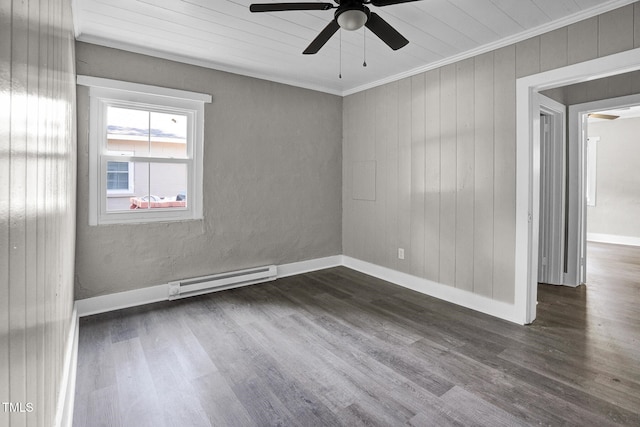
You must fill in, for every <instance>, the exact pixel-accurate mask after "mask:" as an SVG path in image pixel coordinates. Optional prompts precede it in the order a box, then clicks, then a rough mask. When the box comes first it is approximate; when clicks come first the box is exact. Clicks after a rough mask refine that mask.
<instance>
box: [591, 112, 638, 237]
mask: <svg viewBox="0 0 640 427" xmlns="http://www.w3.org/2000/svg"><path fill="white" fill-rule="evenodd" d="M589 136H590V137H592V136H598V137H600V141H599V142H598V154H597V161H596V162H597V166H596V206H589V208H588V210H587V232H588V233H599V234H614V235H618V236H626V237H635V238H640V174H638V165H640V119H619V120H612V121H607V122H596V123H589Z"/></svg>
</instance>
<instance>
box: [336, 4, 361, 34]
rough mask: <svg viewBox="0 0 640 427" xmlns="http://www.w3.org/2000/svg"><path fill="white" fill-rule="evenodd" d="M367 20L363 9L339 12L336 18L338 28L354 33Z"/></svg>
mask: <svg viewBox="0 0 640 427" xmlns="http://www.w3.org/2000/svg"><path fill="white" fill-rule="evenodd" d="M367 19H369V15H368V14H367V12H365V10H364V8H363V9H347V10H344V11H341V12H340V14H339V15H338V16H337V17H336V20H337V21H338V25H340V28H342V29H344V30H347V31H355V30H357V29H360V28H362V27H363V26H364V24H366V23H367Z"/></svg>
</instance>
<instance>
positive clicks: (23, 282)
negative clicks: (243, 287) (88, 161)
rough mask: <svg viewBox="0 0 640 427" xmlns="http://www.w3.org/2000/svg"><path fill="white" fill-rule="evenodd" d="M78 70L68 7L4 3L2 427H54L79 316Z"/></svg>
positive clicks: (0, 13) (0, 96)
mask: <svg viewBox="0 0 640 427" xmlns="http://www.w3.org/2000/svg"><path fill="white" fill-rule="evenodd" d="M74 69H75V64H74V41H73V31H72V17H71V7H70V2H69V1H67V0H49V1H44V0H42V1H37V0H28V1H27V0H24V1H9V0H2V1H0V402H11V403H14V404H19V405H21V406H19V407H16V406H14V410H15V409H18V410H19V409H22V410H23V411H27V409H29V406H27V404H28V403H30V404H31V405H30V407H31V408H32V411H31V412H29V411H27V412H19V411H18V412H15V411H11V409H10V407H9V406H8V405H3V406H2V407H0V425H2V426H11V427H18V426H25V425H29V426H47V427H48V426H51V425H53V422H54V417H55V411H56V404H57V399H58V391H59V387H60V380H61V374H62V370H63V363H64V350H65V345H66V338H67V334H68V328H69V325H70V319H71V314H72V310H73V264H74V245H75V211H76V207H75V186H76V140H75V135H76V130H75V70H74Z"/></svg>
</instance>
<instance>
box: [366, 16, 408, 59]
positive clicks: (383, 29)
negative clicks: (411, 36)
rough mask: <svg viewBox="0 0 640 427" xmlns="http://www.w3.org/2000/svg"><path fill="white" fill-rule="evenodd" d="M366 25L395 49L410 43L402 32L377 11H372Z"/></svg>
mask: <svg viewBox="0 0 640 427" xmlns="http://www.w3.org/2000/svg"><path fill="white" fill-rule="evenodd" d="M365 26H366V27H367V28H368V29H370V30H371V32H372V33H374V34H375V35H376V36H378V37H380V40H382V41H383V42H385V43H386V44H387V46H389V47H390V48H391V49H393V50H398V49H400V48H401V47H404V46H406V45H407V44H409V40H407V39H405V38H404V37H403V36H402V34H400V33H399V32H397V31H396V29H395V28H393V27H392V26H391V25H389V23H388V22H387V21H385V20H384V19H382V18H381V17H380V15H378V14H377V13H374V12H371V14H370V15H369V19H368V20H367V23H366V24H365Z"/></svg>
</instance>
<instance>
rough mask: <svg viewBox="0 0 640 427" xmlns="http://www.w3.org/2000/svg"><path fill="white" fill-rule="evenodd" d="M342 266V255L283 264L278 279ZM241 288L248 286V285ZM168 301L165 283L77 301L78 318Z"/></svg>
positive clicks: (167, 290)
mask: <svg viewBox="0 0 640 427" xmlns="http://www.w3.org/2000/svg"><path fill="white" fill-rule="evenodd" d="M340 265H342V255H334V256H329V257H325V258H316V259H311V260H307V261H300V262H294V263H290V264H282V265H279V266H278V267H277V271H278V275H277V278H282V277H288V276H293V275H296V274H302V273H308V272H310V271H316V270H323V269H325V268H331V267H338V266H340ZM240 286H247V284H244V285H240ZM240 286H237V287H240ZM167 300H169V285H168V284H166V283H165V284H162V285H156V286H149V287H146V288H141V289H134V290H132V291H125V292H116V293H113V294H108V295H101V296H97V297H92V298H86V299H81V300H78V301H76V306H77V309H78V316H79V317H84V316H90V315H92V314H99V313H105V312H108V311H114V310H120V309H123V308H129V307H135V306H138V305H144V304H151V303H154V302H159V301H167Z"/></svg>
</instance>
